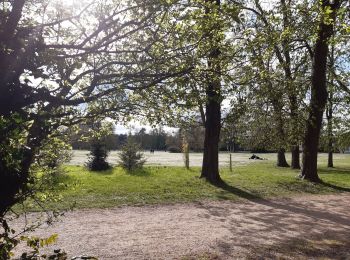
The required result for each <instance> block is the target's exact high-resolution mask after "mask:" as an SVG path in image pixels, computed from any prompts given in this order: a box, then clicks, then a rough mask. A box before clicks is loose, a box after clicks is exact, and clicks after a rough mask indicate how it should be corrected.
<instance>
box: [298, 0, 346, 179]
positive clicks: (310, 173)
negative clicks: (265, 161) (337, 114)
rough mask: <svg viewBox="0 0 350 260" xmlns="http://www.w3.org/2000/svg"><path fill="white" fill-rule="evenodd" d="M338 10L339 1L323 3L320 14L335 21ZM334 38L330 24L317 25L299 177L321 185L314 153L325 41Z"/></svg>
mask: <svg viewBox="0 0 350 260" xmlns="http://www.w3.org/2000/svg"><path fill="white" fill-rule="evenodd" d="M339 7H340V1H339V0H334V1H333V4H331V3H330V2H329V1H323V2H322V10H325V9H326V8H331V9H332V11H333V12H332V15H331V16H332V18H333V21H335V17H336V11H337V9H338V8H339ZM332 34H333V23H329V22H325V20H324V19H322V21H321V22H320V26H319V30H318V37H317V40H316V43H315V47H314V56H313V65H312V81H311V101H310V110H309V116H308V120H307V122H306V131H305V135H304V149H303V158H302V161H303V167H302V170H301V174H300V177H301V178H303V179H306V180H309V181H312V182H320V178H319V176H318V173H317V153H318V146H319V139H320V131H321V126H322V118H323V113H324V109H325V106H326V103H327V84H326V72H327V55H328V52H329V49H328V40H329V39H330V37H331V36H332Z"/></svg>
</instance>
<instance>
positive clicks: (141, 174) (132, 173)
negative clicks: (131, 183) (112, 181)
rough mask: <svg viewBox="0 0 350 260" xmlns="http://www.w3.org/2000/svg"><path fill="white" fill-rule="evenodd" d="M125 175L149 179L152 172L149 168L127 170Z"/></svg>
mask: <svg viewBox="0 0 350 260" xmlns="http://www.w3.org/2000/svg"><path fill="white" fill-rule="evenodd" d="M125 173H126V174H127V175H130V176H137V177H148V176H151V171H150V170H149V169H147V168H139V169H135V170H131V171H128V170H125Z"/></svg>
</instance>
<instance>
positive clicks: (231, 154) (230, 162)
mask: <svg viewBox="0 0 350 260" xmlns="http://www.w3.org/2000/svg"><path fill="white" fill-rule="evenodd" d="M230 172H232V154H231V153H230Z"/></svg>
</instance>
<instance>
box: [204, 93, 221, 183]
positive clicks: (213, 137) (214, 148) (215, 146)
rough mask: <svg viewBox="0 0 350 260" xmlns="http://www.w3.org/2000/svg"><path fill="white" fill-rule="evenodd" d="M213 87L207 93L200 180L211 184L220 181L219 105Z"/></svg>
mask: <svg viewBox="0 0 350 260" xmlns="http://www.w3.org/2000/svg"><path fill="white" fill-rule="evenodd" d="M217 98H218V97H217V94H216V92H215V91H214V89H213V87H210V89H209V91H208V104H207V106H206V123H205V138H204V155H203V167H202V175H201V177H202V178H206V179H207V180H208V181H209V182H211V183H219V182H220V181H221V178H220V174H219V140H220V130H221V105H220V102H219V101H218V100H217Z"/></svg>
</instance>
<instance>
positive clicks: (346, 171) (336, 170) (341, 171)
mask: <svg viewBox="0 0 350 260" xmlns="http://www.w3.org/2000/svg"><path fill="white" fill-rule="evenodd" d="M318 171H319V173H320V174H350V168H338V167H333V168H322V169H319V170H318Z"/></svg>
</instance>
